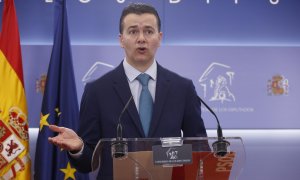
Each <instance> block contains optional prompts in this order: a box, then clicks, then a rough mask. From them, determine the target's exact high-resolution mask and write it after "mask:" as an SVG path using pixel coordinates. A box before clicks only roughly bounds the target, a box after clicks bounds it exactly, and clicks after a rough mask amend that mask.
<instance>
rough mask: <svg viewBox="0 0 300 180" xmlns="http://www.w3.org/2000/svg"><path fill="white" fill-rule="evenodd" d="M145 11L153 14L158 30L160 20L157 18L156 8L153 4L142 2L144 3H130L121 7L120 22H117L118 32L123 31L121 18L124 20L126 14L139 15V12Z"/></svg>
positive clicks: (143, 12)
mask: <svg viewBox="0 0 300 180" xmlns="http://www.w3.org/2000/svg"><path fill="white" fill-rule="evenodd" d="M145 13H149V14H153V15H154V16H155V17H156V21H157V28H158V31H159V32H160V29H161V22H160V18H159V15H158V13H157V11H156V9H155V8H154V7H153V6H151V5H148V4H144V3H131V4H129V5H128V6H127V7H125V8H124V9H123V12H122V15H121V17H120V23H119V32H120V34H122V33H123V20H124V18H125V16H127V15H128V14H138V15H141V14H145Z"/></svg>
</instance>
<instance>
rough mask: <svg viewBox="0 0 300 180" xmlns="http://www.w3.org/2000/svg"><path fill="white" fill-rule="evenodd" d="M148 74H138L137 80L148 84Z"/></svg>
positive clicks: (145, 84)
mask: <svg viewBox="0 0 300 180" xmlns="http://www.w3.org/2000/svg"><path fill="white" fill-rule="evenodd" d="M149 79H150V76H149V75H148V74H140V75H139V76H138V77H137V80H138V81H139V82H140V83H141V84H142V85H143V86H148V82H149Z"/></svg>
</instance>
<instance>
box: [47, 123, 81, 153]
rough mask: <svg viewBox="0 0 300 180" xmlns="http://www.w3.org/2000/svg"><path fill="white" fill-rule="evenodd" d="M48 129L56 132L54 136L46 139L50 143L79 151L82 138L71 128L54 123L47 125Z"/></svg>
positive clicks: (64, 148) (68, 149)
mask: <svg viewBox="0 0 300 180" xmlns="http://www.w3.org/2000/svg"><path fill="white" fill-rule="evenodd" d="M49 128H50V130H52V131H54V132H57V133H58V135H57V136H55V137H49V138H48V140H49V142H51V143H52V144H54V145H56V146H58V147H60V148H61V149H63V150H67V151H72V152H75V153H76V152H79V151H80V150H81V149H82V147H83V141H82V139H81V138H80V137H79V136H78V135H77V134H76V133H75V132H74V131H73V130H72V129H69V128H65V127H59V126H56V125H49Z"/></svg>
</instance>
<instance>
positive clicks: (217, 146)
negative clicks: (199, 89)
mask: <svg viewBox="0 0 300 180" xmlns="http://www.w3.org/2000/svg"><path fill="white" fill-rule="evenodd" d="M198 98H199V99H200V101H201V103H202V104H203V105H204V106H205V107H206V108H207V109H208V110H209V112H210V113H212V114H213V115H214V116H215V118H216V120H217V123H218V129H217V134H218V140H217V141H216V142H214V143H213V144H212V146H213V150H214V154H215V156H217V157H224V156H226V155H227V154H228V150H227V147H228V146H229V145H230V143H229V142H228V141H226V140H225V139H224V137H223V131H222V128H221V125H220V122H219V119H218V117H217V115H216V113H215V112H214V111H213V110H212V109H211V108H210V107H209V106H208V105H207V104H206V103H205V102H204V101H203V100H202V99H201V98H200V97H198Z"/></svg>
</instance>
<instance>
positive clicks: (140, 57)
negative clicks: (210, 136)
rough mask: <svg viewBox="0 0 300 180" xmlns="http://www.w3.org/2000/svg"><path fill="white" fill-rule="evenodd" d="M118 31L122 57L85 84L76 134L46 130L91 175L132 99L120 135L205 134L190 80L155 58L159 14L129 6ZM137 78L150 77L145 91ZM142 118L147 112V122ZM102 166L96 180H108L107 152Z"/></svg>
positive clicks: (146, 7) (61, 129)
mask: <svg viewBox="0 0 300 180" xmlns="http://www.w3.org/2000/svg"><path fill="white" fill-rule="evenodd" d="M119 29H120V35H119V40H120V45H121V47H122V48H124V51H125V58H124V60H123V61H122V62H121V64H120V65H119V66H118V67H117V68H116V69H114V70H112V71H111V72H109V73H107V74H106V75H104V76H102V77H101V78H99V79H97V80H95V81H94V82H91V83H88V84H87V85H86V87H85V91H84V94H83V96H82V101H81V108H80V128H79V130H78V132H77V134H76V133H75V132H74V131H73V130H71V129H67V128H64V127H58V126H55V125H51V126H50V129H51V130H53V131H55V132H58V133H59V134H58V135H57V136H56V137H51V138H49V141H50V142H51V143H53V144H55V145H57V146H59V147H60V148H63V149H65V150H68V151H70V153H69V154H70V156H69V157H70V160H71V163H72V165H73V166H75V167H76V168H77V169H78V170H79V171H82V172H89V171H91V159H92V154H93V150H94V148H95V146H96V144H97V142H98V141H99V139H101V138H115V137H116V136H117V125H118V121H119V115H120V114H121V111H122V110H123V108H124V106H125V104H126V103H127V102H128V101H129V99H130V98H131V96H133V101H131V102H129V106H128V108H127V109H126V110H125V112H124V114H123V116H122V117H121V124H122V127H123V131H122V136H123V137H125V138H153V137H180V136H181V135H183V136H185V137H196V136H197V137H199V136H200V137H205V136H207V134H206V130H205V126H204V123H203V120H202V118H201V108H200V106H201V102H200V100H199V98H198V96H197V93H196V91H195V87H194V85H193V83H192V81H191V80H188V79H186V78H183V77H181V76H179V75H177V74H175V73H174V72H171V71H169V70H167V69H165V68H163V67H162V66H161V65H159V64H158V63H157V62H156V60H155V53H156V50H157V49H158V47H159V46H160V43H161V39H162V32H161V30H160V29H161V22H160V18H159V15H158V13H157V11H156V10H155V9H154V8H153V7H152V6H150V5H146V4H141V3H134V4H130V5H129V6H128V7H126V8H125V9H124V10H123V12H122V15H121V18H120V27H119ZM140 74H143V75H145V74H146V75H145V76H147V78H148V79H149V80H147V83H146V84H147V85H148V87H145V89H144V87H143V85H142V84H143V83H142V82H140V79H139V76H140ZM143 93H148V94H147V96H146V95H144V94H143ZM142 94H143V95H142ZM150 95H151V96H150ZM142 96H143V97H142ZM145 97H150V99H151V102H150V105H148V106H147V108H146V109H143V108H144V107H142V106H143V104H145V103H144V102H146V101H147V100H146V99H147V98H145ZM143 98H145V99H143ZM148 99H149V98H148ZM148 110H150V112H145V111H148ZM142 114H148V115H146V118H145V119H146V120H144V115H142ZM103 163H105V165H101V168H100V171H99V174H98V178H104V179H107V178H109V177H110V178H111V176H112V158H111V153H110V149H109V148H107V149H104V150H103V152H102V164H103Z"/></svg>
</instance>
